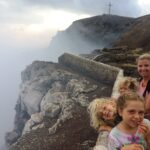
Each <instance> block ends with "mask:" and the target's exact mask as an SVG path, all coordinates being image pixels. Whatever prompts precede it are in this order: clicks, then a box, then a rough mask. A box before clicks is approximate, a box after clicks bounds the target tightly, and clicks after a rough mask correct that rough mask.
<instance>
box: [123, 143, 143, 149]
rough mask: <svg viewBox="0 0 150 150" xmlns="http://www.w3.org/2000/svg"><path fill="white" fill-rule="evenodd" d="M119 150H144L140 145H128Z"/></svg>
mask: <svg viewBox="0 0 150 150" xmlns="http://www.w3.org/2000/svg"><path fill="white" fill-rule="evenodd" d="M121 150H144V148H143V146H142V145H140V144H130V145H126V146H124V147H122V148H121Z"/></svg>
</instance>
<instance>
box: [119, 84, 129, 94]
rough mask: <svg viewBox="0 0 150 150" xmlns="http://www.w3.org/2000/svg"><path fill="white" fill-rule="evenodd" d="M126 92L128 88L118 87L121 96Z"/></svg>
mask: <svg viewBox="0 0 150 150" xmlns="http://www.w3.org/2000/svg"><path fill="white" fill-rule="evenodd" d="M127 90H128V87H127V86H125V85H124V86H123V85H122V86H120V89H119V92H120V94H123V93H125V92H126V91H127Z"/></svg>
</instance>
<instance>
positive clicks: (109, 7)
mask: <svg viewBox="0 0 150 150" xmlns="http://www.w3.org/2000/svg"><path fill="white" fill-rule="evenodd" d="M111 6H112V4H111V2H109V4H108V14H109V15H110V13H111Z"/></svg>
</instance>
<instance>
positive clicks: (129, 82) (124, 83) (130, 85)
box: [118, 77, 138, 92]
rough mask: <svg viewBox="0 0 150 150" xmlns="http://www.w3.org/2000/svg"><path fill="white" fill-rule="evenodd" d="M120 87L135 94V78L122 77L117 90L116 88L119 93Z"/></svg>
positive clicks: (136, 84) (136, 85)
mask: <svg viewBox="0 0 150 150" xmlns="http://www.w3.org/2000/svg"><path fill="white" fill-rule="evenodd" d="M122 87H127V90H129V91H134V92H135V91H137V88H138V82H137V80H136V79H135V78H132V77H123V78H122V79H121V80H120V83H119V88H118V89H119V92H120V90H121V88H122Z"/></svg>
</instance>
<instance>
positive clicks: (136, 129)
mask: <svg viewBox="0 0 150 150" xmlns="http://www.w3.org/2000/svg"><path fill="white" fill-rule="evenodd" d="M116 103H117V112H118V114H119V116H120V117H121V118H122V120H121V122H120V123H119V124H118V125H117V126H116V127H114V128H113V129H112V130H111V132H110V134H109V139H108V150H127V149H132V150H134V149H136V150H147V148H148V147H147V143H146V142H149V141H146V140H145V139H147V140H149V139H150V122H149V121H148V120H146V119H144V112H145V102H144V99H143V98H142V97H140V96H138V95H137V93H136V92H129V91H128V92H124V93H123V94H122V95H120V97H119V98H118V100H117V101H116ZM145 130H146V132H143V131H145Z"/></svg>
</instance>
